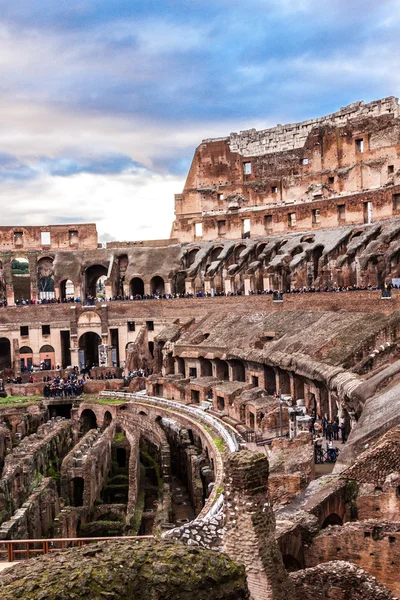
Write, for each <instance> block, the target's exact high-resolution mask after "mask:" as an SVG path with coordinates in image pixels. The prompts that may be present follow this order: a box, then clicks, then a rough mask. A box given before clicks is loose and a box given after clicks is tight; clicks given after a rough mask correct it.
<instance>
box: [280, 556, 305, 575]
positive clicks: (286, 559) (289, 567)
mask: <svg viewBox="0 0 400 600" xmlns="http://www.w3.org/2000/svg"><path fill="white" fill-rule="evenodd" d="M282 560H283V564H284V566H285V569H286V571H288V572H289V573H294V571H300V569H301V568H302V567H301V565H300V563H299V561H298V560H297V559H296V558H295V557H294V556H292V555H291V554H284V555H283V556H282Z"/></svg>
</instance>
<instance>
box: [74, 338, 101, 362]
mask: <svg viewBox="0 0 400 600" xmlns="http://www.w3.org/2000/svg"><path fill="white" fill-rule="evenodd" d="M100 344H101V337H100V336H99V334H98V333H95V332H94V331H87V332H86V333H84V334H82V335H81V337H80V338H79V354H80V356H79V363H80V364H81V365H82V366H83V367H84V368H85V369H90V368H91V367H97V366H98V365H99V345H100Z"/></svg>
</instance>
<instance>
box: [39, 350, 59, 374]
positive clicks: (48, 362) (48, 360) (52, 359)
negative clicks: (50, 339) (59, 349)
mask: <svg viewBox="0 0 400 600" xmlns="http://www.w3.org/2000/svg"><path fill="white" fill-rule="evenodd" d="M39 358H40V363H43V369H45V370H46V371H49V370H50V369H51V367H52V366H55V364H56V353H55V350H54V348H53V346H50V344H45V345H44V346H42V347H41V348H40V351H39Z"/></svg>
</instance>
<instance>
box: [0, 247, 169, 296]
mask: <svg viewBox="0 0 400 600" xmlns="http://www.w3.org/2000/svg"><path fill="white" fill-rule="evenodd" d="M125 262H127V257H126V261H125ZM1 268H2V267H0V270H1ZM126 268H127V264H126V265H125V264H124V261H123V257H121V258H120V259H119V269H118V270H117V273H118V275H117V277H115V275H114V276H113V277H112V281H111V290H112V295H114V296H118V295H123V296H125V295H127V294H129V295H131V296H144V295H145V292H146V289H145V282H144V280H143V279H142V278H141V277H138V276H135V277H133V278H132V279H131V280H130V281H129V283H128V284H127V283H126V281H125V272H126ZM11 275H12V286H13V294H14V302H16V303H21V302H22V301H23V300H25V301H29V300H30V299H32V298H37V299H39V300H44V299H46V300H52V299H54V298H56V297H59V298H60V299H61V301H69V300H72V299H73V298H77V297H82V296H83V297H84V298H86V297H92V298H101V297H105V295H106V289H105V286H106V282H107V281H108V278H109V265H108V264H102V263H98V264H93V265H90V266H88V267H87V268H86V269H85V271H84V276H83V281H82V283H81V282H76V281H75V282H74V281H73V280H72V279H70V278H62V279H61V281H59V283H57V281H56V280H55V272H54V258H52V257H50V256H46V257H42V258H40V259H39V260H38V262H37V264H36V273H35V275H33V274H32V267H31V265H30V263H29V261H28V259H27V258H25V257H23V256H21V257H16V258H14V259H13V260H12V262H11ZM3 279H4V273H3ZM2 283H3V284H4V281H2ZM56 284H57V285H58V289H57V285H56ZM165 287H166V286H165V281H164V279H163V278H162V277H161V276H160V275H154V276H153V277H152V278H151V280H150V285H149V292H147V293H150V294H152V295H163V294H164V293H165ZM35 288H36V289H35ZM1 289H2V290H3V292H2V293H3V295H5V286H4V285H2V288H1ZM57 292H58V293H57Z"/></svg>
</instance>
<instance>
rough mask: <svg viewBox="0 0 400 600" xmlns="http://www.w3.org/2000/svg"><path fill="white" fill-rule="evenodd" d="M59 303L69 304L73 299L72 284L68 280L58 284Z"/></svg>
mask: <svg viewBox="0 0 400 600" xmlns="http://www.w3.org/2000/svg"><path fill="white" fill-rule="evenodd" d="M60 298H61V302H70V301H71V300H73V299H74V298H75V290H74V283H73V282H72V281H71V280H70V279H64V281H62V282H61V283H60Z"/></svg>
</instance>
